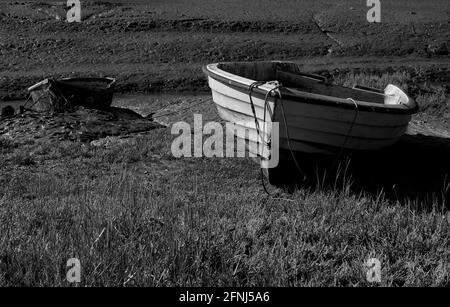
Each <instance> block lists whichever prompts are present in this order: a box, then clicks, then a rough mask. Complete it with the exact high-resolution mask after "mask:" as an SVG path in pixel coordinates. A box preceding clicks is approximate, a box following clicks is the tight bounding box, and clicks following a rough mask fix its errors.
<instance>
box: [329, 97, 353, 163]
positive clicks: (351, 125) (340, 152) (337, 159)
mask: <svg viewBox="0 0 450 307" xmlns="http://www.w3.org/2000/svg"><path fill="white" fill-rule="evenodd" d="M346 100H349V101H351V102H353V104H354V105H355V114H354V116H353V120H352V122H351V124H350V127H349V129H348V131H347V134H346V135H345V138H344V142H343V143H342V146H341V148H340V150H339V153H338V155H337V156H336V159H334V162H333V164H332V166H331V170H333V169H334V168H335V167H336V163H337V162H338V161H339V159H340V158H341V156H342V154H343V153H344V149H345V147H346V146H347V141H348V137H349V136H350V134H351V133H352V131H353V127H354V126H355V123H356V119H357V118H358V113H359V108H358V104H357V103H356V101H355V100H354V99H353V98H350V97H349V98H347V99H346Z"/></svg>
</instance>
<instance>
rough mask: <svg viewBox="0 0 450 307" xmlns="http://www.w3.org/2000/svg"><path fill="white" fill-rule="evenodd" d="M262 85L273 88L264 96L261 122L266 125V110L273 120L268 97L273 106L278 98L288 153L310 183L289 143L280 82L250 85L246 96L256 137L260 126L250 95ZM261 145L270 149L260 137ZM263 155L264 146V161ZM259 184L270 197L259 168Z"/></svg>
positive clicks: (263, 82)
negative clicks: (272, 98) (272, 99)
mask: <svg viewBox="0 0 450 307" xmlns="http://www.w3.org/2000/svg"><path fill="white" fill-rule="evenodd" d="M264 84H266V85H272V86H273V88H272V89H270V90H268V91H267V93H266V94H265V96H264V110H263V112H264V114H263V122H264V123H266V110H268V113H269V116H270V120H272V118H273V112H272V110H271V109H270V105H269V97H270V96H272V97H274V103H275V105H276V104H277V98H279V102H280V107H281V112H282V117H283V124H284V126H285V129H286V138H287V144H288V148H289V151H290V153H291V156H292V159H293V161H294V164H295V166H296V168H297V170H298V172H299V174H300V175H301V177H302V179H303V180H304V181H307V182H310V179H309V177H308V176H307V175H306V172H304V171H303V169H302V168H301V167H300V164H299V163H298V161H297V158H296V157H295V154H294V150H293V149H292V146H291V141H290V136H289V128H288V125H287V120H286V114H285V111H284V105H283V99H282V95H281V91H280V89H281V88H282V84H281V83H280V82H278V81H267V82H265V81H255V82H253V83H252V84H250V86H249V91H248V95H249V100H250V106H251V109H252V112H253V117H254V119H255V127H256V132H257V135H258V137H261V132H260V125H259V121H258V117H257V115H256V109H255V105H254V102H253V98H252V94H253V91H254V89H255V88H257V87H259V86H261V85H264ZM264 133H265V131H264ZM261 143H262V144H263V145H266V146H268V147H269V148H270V145H271V142H270V141H268V142H267V143H266V142H265V140H264V138H262V137H261ZM263 153H264V146H263V148H262V151H261V159H264V155H263ZM261 182H262V185H263V188H264V191H265V192H266V193H267V194H268V195H270V196H271V194H270V193H269V192H268V190H267V188H266V185H265V182H264V174H263V171H262V168H261Z"/></svg>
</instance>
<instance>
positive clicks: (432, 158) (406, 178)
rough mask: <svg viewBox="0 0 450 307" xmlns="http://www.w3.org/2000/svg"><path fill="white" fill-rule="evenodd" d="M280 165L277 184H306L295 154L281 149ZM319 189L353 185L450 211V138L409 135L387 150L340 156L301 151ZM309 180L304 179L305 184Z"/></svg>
mask: <svg viewBox="0 0 450 307" xmlns="http://www.w3.org/2000/svg"><path fill="white" fill-rule="evenodd" d="M280 158H281V159H282V161H281V162H280V164H279V167H277V168H276V169H272V170H270V171H269V178H270V182H271V183H272V184H274V185H275V186H284V187H286V186H287V187H289V188H293V187H295V186H298V185H299V184H302V182H301V180H300V175H299V172H298V171H297V169H296V167H295V165H294V163H293V160H292V157H291V155H290V152H288V151H285V152H281V153H280ZM296 158H297V161H298V162H299V164H300V165H301V167H302V170H303V171H304V172H305V173H307V174H308V176H309V178H310V180H311V183H310V184H311V185H312V186H313V188H333V189H341V190H342V189H348V188H351V190H352V191H354V192H368V193H370V194H371V195H373V196H374V197H379V196H384V197H386V198H388V199H390V200H394V201H400V202H401V203H404V204H407V203H409V204H413V207H414V208H415V209H417V210H430V209H433V208H435V209H436V208H439V209H444V210H449V209H450V139H448V138H441V137H436V136H425V135H404V136H403V137H402V138H401V139H400V141H399V142H398V143H397V144H396V145H394V146H392V147H390V148H387V149H383V150H379V151H374V152H369V153H354V152H353V153H344V154H343V155H341V158H340V159H339V161H336V157H328V156H323V155H321V156H318V155H308V154H299V153H296ZM303 184H304V183H303Z"/></svg>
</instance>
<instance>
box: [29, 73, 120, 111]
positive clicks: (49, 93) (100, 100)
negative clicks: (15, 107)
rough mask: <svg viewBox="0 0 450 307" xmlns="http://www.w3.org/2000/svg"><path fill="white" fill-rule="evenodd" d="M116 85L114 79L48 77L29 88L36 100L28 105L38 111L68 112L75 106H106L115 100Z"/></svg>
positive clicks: (103, 107)
mask: <svg viewBox="0 0 450 307" xmlns="http://www.w3.org/2000/svg"><path fill="white" fill-rule="evenodd" d="M114 84H115V79H114V78H65V79H59V80H55V79H45V80H43V81H41V82H39V83H36V84H35V85H33V86H31V87H29V88H28V91H29V92H30V94H31V98H32V100H33V102H32V104H31V105H30V106H28V108H30V109H32V110H34V111H38V112H64V111H67V110H70V109H71V108H73V107H74V106H83V107H86V108H90V109H106V108H108V107H109V106H110V105H111V103H112V98H113V92H114ZM25 107H27V106H25Z"/></svg>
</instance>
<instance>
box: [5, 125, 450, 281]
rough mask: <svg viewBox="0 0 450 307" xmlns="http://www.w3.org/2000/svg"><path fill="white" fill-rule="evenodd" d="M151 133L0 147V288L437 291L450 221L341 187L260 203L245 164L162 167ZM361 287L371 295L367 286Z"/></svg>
mask: <svg viewBox="0 0 450 307" xmlns="http://www.w3.org/2000/svg"><path fill="white" fill-rule="evenodd" d="M172 139H173V136H171V135H170V130H168V129H166V128H163V129H158V130H154V131H151V132H150V133H148V134H147V135H145V136H141V137H138V138H136V140H135V142H132V143H129V144H121V145H117V146H115V147H105V148H98V147H94V146H90V145H86V144H81V143H72V142H62V143H59V144H47V145H39V144H31V143H30V144H28V145H23V146H20V147H17V146H16V145H14V143H12V142H8V141H5V140H2V144H1V145H2V146H1V147H0V148H1V152H0V154H1V159H0V167H1V170H2V174H1V176H0V187H1V188H0V285H1V286H8V285H9V286H19V285H26V286H31V285H33V286H43V285H52V286H67V285H69V283H68V282H67V281H66V272H67V270H68V268H67V267H66V261H67V260H68V259H69V258H72V257H76V258H78V259H80V261H81V266H82V282H81V285H83V286H100V285H102V286H137V285H138V286H144V285H145V286H225V285H226V286H257V285H258V286H306V285H310V286H332V285H333V286H367V285H371V284H369V283H368V282H367V281H366V272H367V268H366V267H365V265H364V264H365V261H366V260H367V259H369V258H372V257H376V258H378V259H379V260H380V261H381V265H382V271H381V272H382V282H381V285H383V286H411V285H414V286H419V285H420V286H448V285H449V284H450V276H449V272H450V270H449V269H450V267H449V263H448V259H449V258H450V216H449V214H448V213H446V212H445V211H439V210H435V209H432V208H430V210H425V211H417V210H415V209H414V206H412V205H410V204H407V203H406V204H400V203H395V202H392V201H387V200H385V199H383V197H382V195H381V194H380V196H379V197H374V196H370V195H365V194H364V193H361V194H358V195H355V194H353V193H350V192H349V189H348V188H347V187H344V189H322V190H317V191H310V190H308V189H299V190H298V191H296V192H295V193H293V194H285V193H284V192H282V191H279V190H277V191H273V192H275V193H277V196H276V197H268V196H267V195H266V194H264V192H263V191H262V189H261V186H260V181H259V177H258V174H259V170H258V166H257V165H256V164H255V163H254V162H252V161H251V160H250V159H248V158H235V159H219V158H184V159H175V158H173V157H172V155H171V152H170V144H171V140H172ZM373 285H375V284H373Z"/></svg>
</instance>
